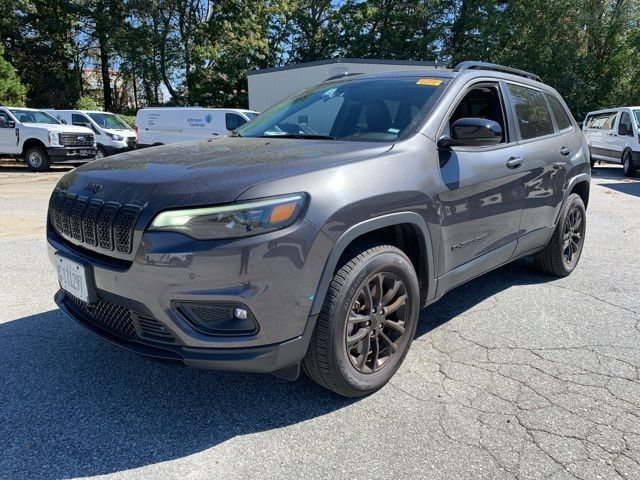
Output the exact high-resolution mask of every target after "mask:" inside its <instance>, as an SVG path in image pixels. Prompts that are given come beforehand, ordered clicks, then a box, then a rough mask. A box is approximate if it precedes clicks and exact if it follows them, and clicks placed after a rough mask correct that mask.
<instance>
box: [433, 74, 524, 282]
mask: <svg viewBox="0 0 640 480" xmlns="http://www.w3.org/2000/svg"><path fill="white" fill-rule="evenodd" d="M506 112H507V108H506V103H505V101H504V89H503V86H502V85H501V84H500V82H493V81H481V82H476V83H473V84H471V85H470V86H468V87H467V89H466V90H465V91H464V92H463V93H462V94H461V97H459V100H458V101H457V102H456V106H455V107H454V108H453V110H452V111H450V113H449V114H448V115H447V119H446V121H445V124H444V126H443V127H442V128H443V130H442V133H441V135H445V136H446V135H448V134H449V130H450V127H451V125H452V124H453V122H455V121H456V120H458V119H460V118H466V117H475V118H486V119H489V120H493V121H496V122H498V123H499V124H500V125H501V126H502V131H503V138H502V141H501V143H500V144H498V145H495V146H491V147H452V148H450V149H448V150H444V149H441V150H440V151H439V155H440V174H441V176H442V181H443V184H444V186H445V190H444V191H443V192H442V193H441V194H440V195H439V196H438V202H439V204H440V209H441V214H440V215H441V235H442V243H441V245H442V247H441V248H442V252H441V255H440V258H441V263H440V266H439V273H440V274H441V275H447V276H446V277H444V278H442V279H441V280H442V281H439V283H438V288H439V289H440V290H442V291H445V290H447V289H448V288H450V287H451V286H453V285H456V284H458V283H459V282H460V280H462V279H463V278H462V277H461V276H460V275H459V272H461V271H464V270H465V269H466V268H465V267H463V265H464V264H466V263H469V262H471V261H472V260H478V261H479V262H481V263H482V266H481V267H479V271H485V270H488V269H490V268H493V267H494V266H496V265H499V264H500V263H504V262H506V261H507V260H508V259H509V258H510V257H511V255H512V253H513V251H514V249H515V244H516V242H515V240H516V239H517V237H518V235H519V225H520V216H521V212H522V200H523V191H524V190H523V182H522V168H521V167H522V149H521V147H520V145H518V143H517V140H516V138H515V135H514V134H513V124H512V122H510V120H509V118H508V116H507V114H506ZM439 136H440V135H439ZM481 258H482V260H480V259H481ZM456 269H457V270H456ZM452 270H455V272H452ZM470 271H471V270H470ZM465 279H466V277H465Z"/></svg>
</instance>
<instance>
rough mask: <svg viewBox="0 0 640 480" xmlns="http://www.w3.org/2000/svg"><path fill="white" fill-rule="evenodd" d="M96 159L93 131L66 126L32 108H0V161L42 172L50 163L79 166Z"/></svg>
mask: <svg viewBox="0 0 640 480" xmlns="http://www.w3.org/2000/svg"><path fill="white" fill-rule="evenodd" d="M95 156H96V140H95V135H94V133H93V131H92V130H90V129H88V128H86V127H78V126H75V125H64V124H62V123H60V122H59V121H57V120H56V119H55V118H53V117H52V116H51V115H49V114H47V113H45V112H42V111H40V110H35V109H32V108H22V107H0V157H14V158H16V159H18V160H19V161H23V162H25V163H26V164H27V167H29V169H31V170H33V171H36V172H42V171H45V170H47V169H48V168H49V165H50V164H51V163H60V162H69V163H80V162H87V161H89V160H93V159H94V158H95Z"/></svg>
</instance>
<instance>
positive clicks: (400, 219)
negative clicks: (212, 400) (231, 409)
mask: <svg viewBox="0 0 640 480" xmlns="http://www.w3.org/2000/svg"><path fill="white" fill-rule="evenodd" d="M589 185H590V166H589V152H588V150H587V145H586V143H585V140H584V139H583V136H582V134H581V132H580V129H579V128H578V125H577V124H576V122H575V120H574V119H573V117H572V116H571V114H570V113H569V110H568V109H567V107H566V105H565V104H564V102H563V101H562V99H561V97H560V95H558V93H557V92H556V91H555V90H553V89H552V88H550V87H549V86H547V85H545V84H543V83H541V81H540V79H539V78H537V77H536V76H535V75H532V74H530V73H527V72H523V71H519V70H513V69H509V68H506V67H501V66H498V65H491V64H484V63H478V62H465V63H463V64H460V65H458V66H457V67H456V68H455V69H454V70H453V71H442V70H435V71H434V70H429V71H425V72H394V73H385V74H373V75H359V76H351V77H348V78H347V77H345V78H339V79H334V80H331V81H327V82H325V83H322V84H320V85H317V86H314V87H312V88H309V89H307V90H304V91H302V92H300V93H299V94H296V95H294V96H292V97H290V98H288V99H286V100H283V101H282V102H280V103H278V104H277V105H275V106H274V107H272V108H271V109H269V110H268V111H267V112H265V113H263V114H262V115H260V116H259V117H257V118H255V119H254V120H253V121H251V122H249V123H248V124H246V125H244V126H242V127H241V128H239V129H238V130H237V131H235V132H234V134H232V135H231V136H230V137H227V138H222V139H219V140H214V141H200V142H194V143H183V144H176V145H170V146H162V147H157V148H150V149H145V150H140V151H134V152H128V153H124V154H121V155H117V156H114V157H110V158H106V159H103V160H99V161H96V162H92V163H90V164H87V165H85V166H82V167H80V168H77V169H76V170H74V171H72V172H70V173H68V174H67V175H65V176H64V177H63V178H62V179H61V180H60V182H59V183H58V185H57V187H56V189H55V191H54V192H53V195H52V197H51V202H50V206H49V215H48V229H47V237H48V244H49V252H50V256H51V260H52V262H53V263H54V265H55V267H56V269H57V272H58V277H59V281H60V286H61V289H60V291H59V292H58V293H57V294H56V297H55V300H56V302H57V304H58V305H59V307H60V308H61V309H62V310H63V311H64V312H65V313H66V314H67V315H69V316H70V317H71V318H73V319H74V320H76V321H78V322H80V323H81V324H82V325H84V326H85V327H86V328H88V329H89V330H91V331H92V332H94V333H96V334H97V335H99V336H100V337H102V338H104V339H105V340H108V341H110V342H112V343H114V344H116V345H119V346H121V347H124V348H126V349H128V350H131V351H133V352H136V353H139V354H142V355H146V356H149V357H155V358H158V359H164V360H173V361H176V362H181V363H184V364H186V365H190V366H194V367H202V368H213V369H225V370H240V371H251V372H271V373H274V374H276V375H278V376H280V377H283V378H287V379H291V380H293V379H295V378H297V377H298V375H299V373H300V368H301V367H302V369H304V371H305V372H306V374H307V375H308V376H309V377H311V378H312V379H313V380H314V381H316V382H317V383H319V384H320V385H323V386H324V387H327V388H329V389H331V390H333V391H334V392H337V393H339V394H341V395H345V396H353V397H355V396H361V395H365V394H368V393H371V392H373V391H375V390H377V389H379V388H380V387H382V386H383V385H384V384H385V383H386V382H387V381H388V380H389V379H390V378H391V376H392V375H393V374H394V373H395V371H396V370H397V369H398V368H399V366H400V364H401V363H402V361H403V359H404V357H405V355H406V354H407V351H408V349H409V346H410V345H411V341H412V339H413V336H414V333H415V330H416V323H417V321H418V314H419V310H420V308H421V307H424V306H426V305H429V304H431V303H433V302H435V301H437V300H438V299H439V298H440V297H442V296H443V295H444V294H445V293H446V292H447V291H449V290H451V289H452V288H454V287H456V286H457V285H460V284H461V283H463V282H465V281H467V280H469V279H472V278H474V277H477V276H478V275H481V274H483V273H485V272H487V271H489V270H491V269H494V268H496V267H499V266H501V265H504V264H505V263H507V262H510V261H512V260H514V259H517V258H520V257H523V256H526V255H535V260H536V263H537V265H538V266H539V267H540V268H541V269H542V270H543V271H545V272H548V273H549V274H552V275H559V276H565V275H568V274H570V273H571V272H572V270H573V269H574V268H575V267H576V265H577V263H578V259H579V258H580V253H581V250H582V246H583V242H584V234H585V207H586V205H587V201H588V197H589Z"/></svg>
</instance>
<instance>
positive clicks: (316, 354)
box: [302, 245, 420, 397]
mask: <svg viewBox="0 0 640 480" xmlns="http://www.w3.org/2000/svg"><path fill="white" fill-rule="evenodd" d="M419 310H420V289H419V285H418V278H417V275H416V272H415V270H414V268H413V265H412V264H411V260H409V258H408V257H407V256H406V255H405V254H404V253H403V252H402V251H401V250H399V249H398V248H396V247H393V246H391V245H381V246H377V247H373V248H370V249H368V250H365V251H363V252H362V253H360V254H358V255H356V256H354V257H353V258H351V259H350V260H348V261H347V262H345V264H344V265H342V267H341V268H340V269H339V270H338V272H337V273H336V274H335V275H334V277H333V280H332V281H331V285H330V286H329V291H328V292H327V297H326V298H325V301H324V305H323V307H322V310H321V312H320V315H319V316H318V321H317V324H316V328H315V330H314V333H313V335H312V337H311V341H310V344H309V349H308V350H307V354H306V356H305V358H304V360H303V362H302V368H303V369H304V371H305V373H306V374H307V376H308V377H309V378H311V379H312V380H313V381H314V382H316V383H318V384H319V385H321V386H323V387H325V388H328V389H329V390H332V391H333V392H335V393H337V394H339V395H343V396H345V397H362V396H365V395H368V394H370V393H373V392H375V391H376V390H378V389H380V388H382V387H383V386H384V385H385V384H386V383H387V382H388V381H389V379H391V377H392V376H393V375H394V374H395V372H396V371H397V370H398V368H399V367H400V365H401V364H402V362H403V360H404V358H405V356H406V355H407V352H408V351H409V347H410V346H411V342H412V341H413V336H414V335H415V331H416V326H417V323H418V315H419Z"/></svg>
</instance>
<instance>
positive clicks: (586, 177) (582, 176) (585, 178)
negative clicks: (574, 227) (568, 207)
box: [549, 173, 591, 238]
mask: <svg viewBox="0 0 640 480" xmlns="http://www.w3.org/2000/svg"><path fill="white" fill-rule="evenodd" d="M580 182H587V185H589V191H590V190H591V174H589V173H579V174H578V175H575V176H573V177H571V180H569V184H568V185H567V188H565V189H564V194H563V196H562V203H561V204H560V205H558V211H557V212H556V219H555V221H554V222H553V227H554V228H555V226H556V225H557V224H558V219H559V217H560V211H561V210H562V205H564V202H566V201H567V198H569V195H571V191H572V190H573V187H575V186H576V185H577V184H578V183H580ZM585 206H586V205H585ZM552 234H553V233H551V234H550V235H549V238H550V237H551V235H552Z"/></svg>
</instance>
